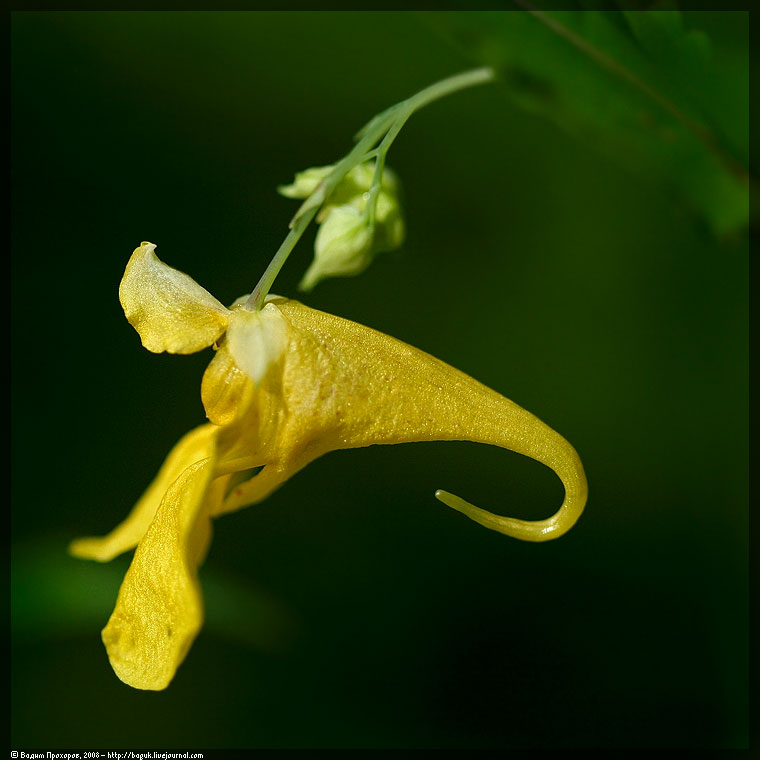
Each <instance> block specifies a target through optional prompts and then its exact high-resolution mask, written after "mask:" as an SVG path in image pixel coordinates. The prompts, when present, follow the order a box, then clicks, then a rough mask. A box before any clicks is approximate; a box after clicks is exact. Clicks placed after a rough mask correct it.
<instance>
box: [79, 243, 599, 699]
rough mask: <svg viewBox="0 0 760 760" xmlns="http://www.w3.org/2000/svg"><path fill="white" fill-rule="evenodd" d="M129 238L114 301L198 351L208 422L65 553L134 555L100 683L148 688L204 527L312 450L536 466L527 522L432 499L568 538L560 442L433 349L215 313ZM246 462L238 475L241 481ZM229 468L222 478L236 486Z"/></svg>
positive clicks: (190, 619)
mask: <svg viewBox="0 0 760 760" xmlns="http://www.w3.org/2000/svg"><path fill="white" fill-rule="evenodd" d="M154 249H155V246H154V245H153V244H151V243H143V244H142V245H141V246H140V247H139V248H137V249H136V250H135V252H134V253H133V255H132V258H131V259H130V261H129V264H128V265H127V269H126V271H125V274H124V278H123V280H122V283H121V287H120V299H121V303H122V305H123V307H124V311H125V314H126V316H127V318H128V320H129V321H130V323H131V324H132V325H133V326H134V327H135V329H136V330H137V331H138V333H139V334H140V337H141V339H142V342H143V345H144V346H145V347H146V348H148V349H149V350H151V351H154V352H161V351H168V352H170V353H192V352H194V351H199V350H201V349H203V348H206V347H208V346H212V345H213V346H214V348H215V349H216V354H215V356H214V358H213V359H212V361H211V363H210V364H209V366H208V368H207V370H206V372H205V374H204V377H203V382H202V386H201V395H202V400H203V403H204V407H205V409H206V414H207V416H208V419H209V423H207V424H204V425H201V426H200V427H197V428H195V429H194V430H192V431H191V432H189V433H188V434H187V435H186V436H185V437H184V438H182V439H181V440H180V441H179V443H178V444H177V445H176V446H175V447H174V449H173V450H172V451H171V452H170V454H169V456H168V457H167V459H166V461H165V462H164V464H163V466H162V468H161V469H160V471H159V473H158V475H157V477H156V479H155V480H154V481H153V483H152V484H151V485H150V486H149V488H148V490H147V491H146V492H145V494H144V495H143V497H142V498H141V499H140V500H139V501H138V503H137V504H136V506H135V507H134V509H133V511H132V513H131V514H130V515H129V516H128V517H127V519H126V520H125V521H124V522H123V523H121V524H120V525H119V526H118V527H117V528H116V529H115V530H114V531H112V532H111V533H110V534H108V535H107V536H105V537H102V538H84V539H79V540H78V541H75V542H74V543H73V544H72V546H71V551H72V553H73V554H75V555H77V556H79V557H84V558H90V559H96V560H100V561H108V560H110V559H112V558H113V557H115V556H117V555H118V554H120V553H122V552H125V551H128V550H129V549H132V548H134V547H137V548H136V551H135V555H134V558H133V560H132V564H131V566H130V568H129V570H128V572H127V575H126V577H125V579H124V582H123V584H122V587H121V590H120V591H119V596H118V600H117V602H116V608H115V609H114V612H113V614H112V615H111V618H110V620H109V621H108V624H107V625H106V627H105V629H104V630H103V641H104V643H105V646H106V649H107V651H108V656H109V659H110V661H111V664H112V666H113V668H114V671H115V672H116V674H117V675H118V676H119V678H121V679H122V680H123V681H124V682H125V683H128V684H129V685H131V686H134V687H136V688H139V689H163V688H165V687H166V686H167V685H168V684H169V682H170V681H171V679H172V677H173V676H174V673H175V672H176V669H177V667H178V666H179V665H180V663H181V662H182V660H183V659H184V657H185V655H186V654H187V652H188V650H189V648H190V646H191V644H192V642H193V640H194V638H195V636H196V635H197V633H198V631H199V629H200V626H201V624H202V618H203V603H202V598H201V594H200V588H199V585H198V579H197V571H198V567H199V565H200V564H201V562H202V561H203V559H204V557H205V554H206V551H207V549H208V545H209V540H210V535H211V529H210V526H211V519H212V518H215V517H218V516H219V515H221V514H224V513H226V512H232V511H235V510H237V509H240V508H242V507H245V506H249V505H251V504H255V503H256V502H258V501H261V500H262V499H264V498H265V497H266V496H268V495H269V494H270V493H271V492H272V491H273V490H274V489H276V488H277V487H279V486H280V485H282V484H283V483H284V482H285V481H286V480H287V479H288V478H290V477H291V476H292V475H294V474H295V473H296V472H298V471H299V470H300V469H301V468H302V467H304V466H305V465H307V464H308V463H309V462H311V461H313V460H314V459H316V458H317V457H319V456H321V455H322V454H325V453H327V452H329V451H334V450H337V449H349V448H357V447H363V446H370V445H373V444H392V443H409V442H415V441H434V440H448V441H453V440H461V441H475V442H480V443H488V444H492V445H495V446H501V447H503V448H506V449H510V450H512V451H516V452H518V453H520V454H524V455H526V456H529V457H532V458H533V459H536V460H538V461H540V462H543V463H544V464H546V465H547V466H549V467H550V468H551V469H553V470H554V471H555V472H556V473H557V475H558V476H559V477H560V479H561V480H562V483H563V484H564V487H565V498H564V501H563V504H562V506H561V507H560V508H559V510H558V511H557V512H556V513H555V514H554V515H553V516H552V517H550V518H548V519H546V520H541V521H535V522H532V521H525V520H517V519H513V518H509V517H502V516H499V515H494V514H492V513H490V512H487V511H486V510H483V509H480V508H478V507H475V506H473V505H471V504H469V503H468V502H466V501H464V500H462V499H460V498H459V497H457V496H453V495H452V494H449V493H446V492H443V491H438V492H436V496H437V497H438V498H439V499H440V500H441V501H443V502H444V503H445V504H447V505H449V506H451V507H453V508H454V509H457V510H459V511H460V512H462V513H464V514H465V515H467V516H468V517H470V518H472V519H473V520H475V521H476V522H479V523H481V524H482V525H484V526H486V527H487V528H491V529H493V530H496V531H499V532H501V533H504V534H506V535H509V536H513V537H515V538H519V539H523V540H526V541H545V540H547V539H552V538H556V537H558V536H560V535H562V534H563V533H565V532H566V531H567V530H569V529H570V528H571V527H572V526H573V524H574V523H575V522H576V520H577V519H578V517H579V516H580V514H581V512H582V511H583V508H584V506H585V502H586V496H587V486H586V478H585V475H584V472H583V466H582V464H581V462H580V459H579V457H578V455H577V453H576V452H575V450H574V449H573V447H572V446H571V445H570V444H569V443H568V442H567V441H566V440H565V439H564V438H562V436H560V435H559V434H558V433H556V432H555V431H554V430H552V429H551V428H550V427H548V426H547V425H545V424H544V423H543V422H541V421H540V420H539V419H538V418H536V417H534V416H533V415H532V414H530V413H529V412H527V411H525V410H524V409H522V408H521V407H519V406H518V405H517V404H515V403H513V402H512V401H509V400H508V399H506V398H505V397H504V396H501V395H500V394H498V393H496V392H495V391H493V390H490V389H489V388H487V387H485V386H484V385H482V384H480V383H478V382H477V381H476V380H473V379H472V378H471V377H469V376H467V375H465V374H463V373H462V372H459V371H458V370H456V369H454V368H452V367H450V366H448V365H446V364H444V363H443V362H441V361H439V360H438V359H436V358H435V357H433V356H430V355H429V354H426V353H424V352H422V351H419V350H418V349H416V348H412V347H411V346H408V345H406V344H404V343H402V342H401V341H398V340H396V339H394V338H391V337H389V336H387V335H383V334H382V333H379V332H377V331H375V330H372V329H370V328H368V327H364V326H362V325H359V324H357V323H355V322H351V321H349V320H346V319H341V318H340V317H336V316H333V315H330V314H326V313H324V312H320V311H316V310H314V309H311V308H309V307H307V306H304V305H303V304H301V303H299V302H298V301H293V300H290V299H286V298H280V297H277V296H269V297H268V298H267V301H266V305H265V306H264V308H263V309H262V310H261V311H248V310H247V309H246V303H245V299H238V301H236V302H235V303H234V304H233V305H232V306H231V307H230V308H229V309H227V308H226V307H224V306H223V305H222V304H221V303H220V302H219V301H217V299H215V298H214V297H213V296H212V295H211V294H210V293H208V292H207V291H206V290H204V289H203V288H202V287H201V286H200V285H198V284H197V283H196V282H195V281H194V280H192V279H191V278H190V277H188V276H187V275H185V274H183V273H181V272H178V271H177V270H176V269H172V268H171V267H169V266H167V265H166V264H164V263H163V262H161V261H160V260H159V259H158V258H157V257H156V255H155V253H154V252H153V251H154ZM252 468H262V469H260V471H258V472H257V474H255V475H253V476H252V477H249V478H248V479H247V480H243V481H242V482H238V479H239V478H240V477H241V475H240V474H241V473H245V472H246V471H248V470H251V469H252ZM236 475H237V477H236Z"/></svg>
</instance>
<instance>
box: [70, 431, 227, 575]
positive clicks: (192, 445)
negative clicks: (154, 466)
mask: <svg viewBox="0 0 760 760" xmlns="http://www.w3.org/2000/svg"><path fill="white" fill-rule="evenodd" d="M216 433H217V428H216V427H215V426H214V425H209V424H207V425H201V426H200V427H197V428H195V429H194V430H191V431H190V432H189V433H187V434H186V435H184V436H183V437H182V438H181V439H180V440H179V442H178V443H177V444H176V445H175V446H174V448H173V449H172V450H171V451H170V452H169V456H168V457H167V458H166V460H165V461H164V463H163V465H162V466H161V469H160V470H159V471H158V475H156V477H155V479H154V480H153V482H152V483H151V484H150V485H149V486H148V488H147V489H146V491H145V493H144V494H143V495H142V496H141V497H140V499H139V501H138V502H137V504H135V506H134V507H133V508H132V511H131V512H130V513H129V515H128V516H127V518H126V519H125V520H124V521H123V522H122V523H120V524H119V525H117V526H116V528H114V529H113V530H112V531H111V532H110V533H108V534H107V535H105V536H102V537H86V538H78V539H76V540H75V541H72V543H71V545H70V546H69V552H70V553H71V554H73V555H74V556H75V557H80V558H81V559H94V560H97V561H98V562H109V561H110V560H112V559H113V558H114V557H117V556H118V555H119V554H122V553H123V552H126V551H129V550H130V549H134V547H135V546H137V544H138V542H139V541H140V539H141V538H142V537H143V536H144V535H145V531H147V530H148V527H149V526H150V524H151V522H152V521H153V518H154V516H155V514H156V510H157V509H158V506H159V504H160V503H161V499H163V497H164V494H165V493H166V491H167V489H168V488H169V486H170V485H171V484H172V483H173V482H174V481H175V480H176V479H177V478H178V477H179V475H180V474H181V473H182V471H183V470H185V469H186V468H187V467H189V466H190V465H191V464H194V463H195V462H198V461H200V460H201V459H205V458H206V457H208V456H210V455H211V451H212V450H213V444H214V441H213V438H214V436H215V435H216Z"/></svg>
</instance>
